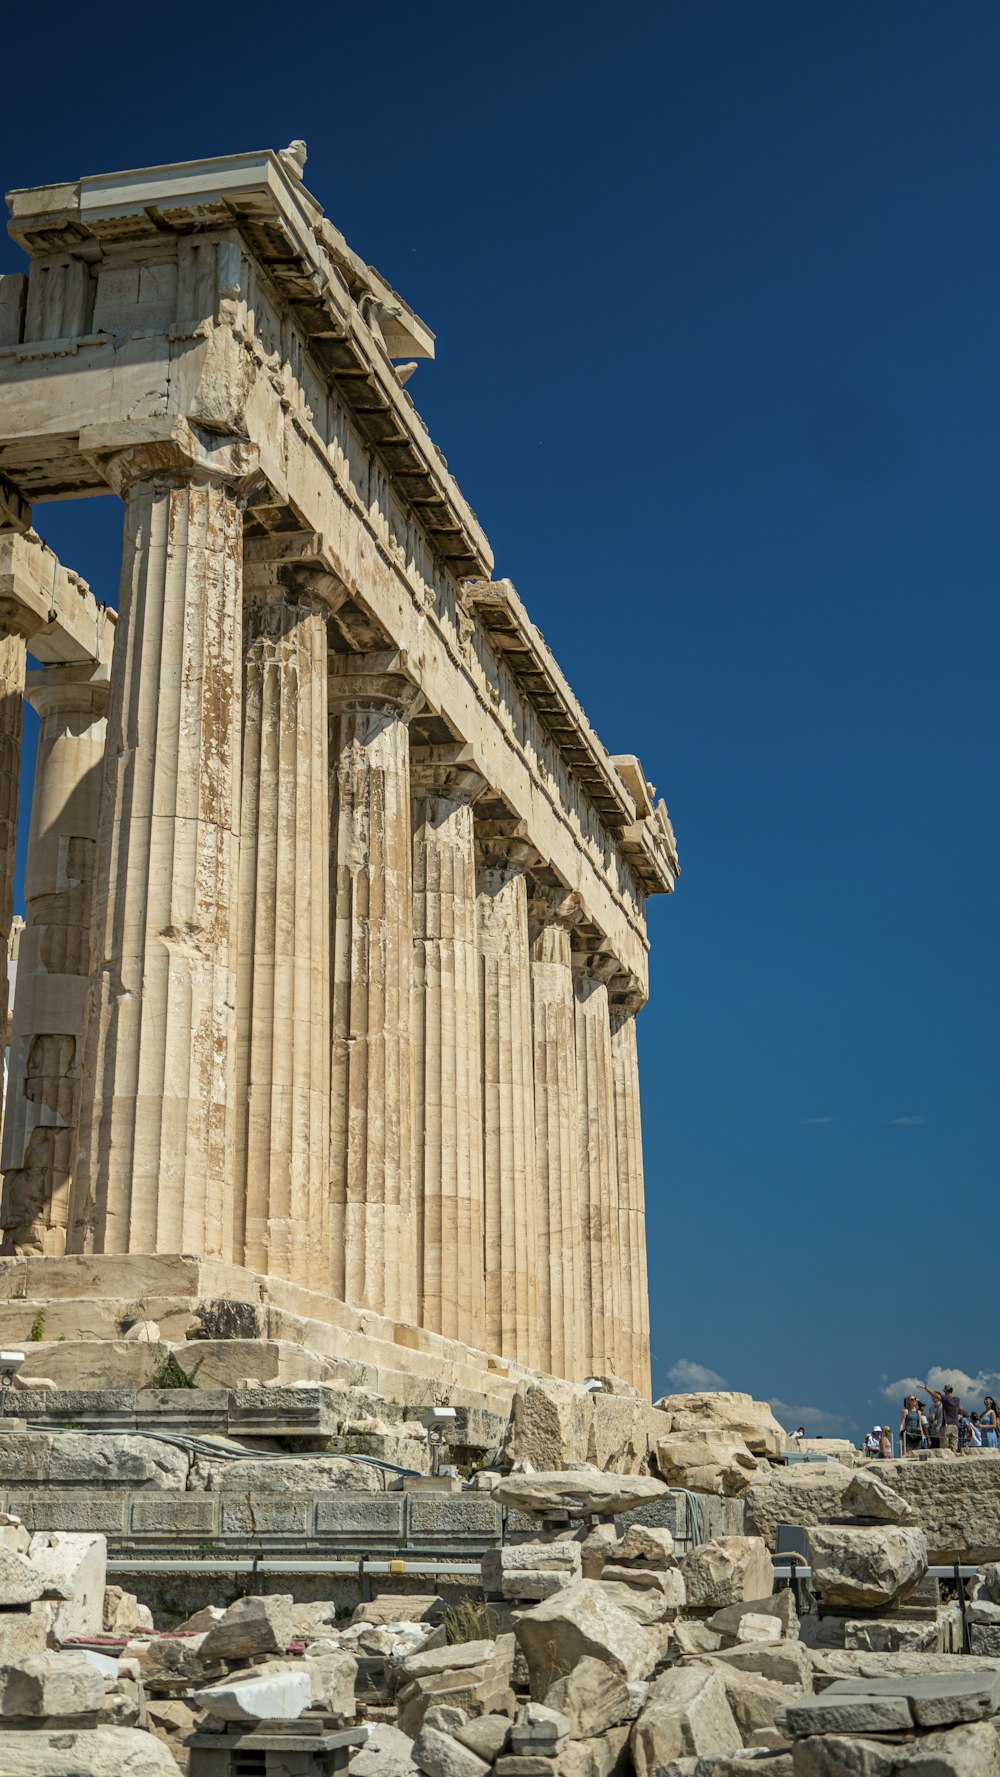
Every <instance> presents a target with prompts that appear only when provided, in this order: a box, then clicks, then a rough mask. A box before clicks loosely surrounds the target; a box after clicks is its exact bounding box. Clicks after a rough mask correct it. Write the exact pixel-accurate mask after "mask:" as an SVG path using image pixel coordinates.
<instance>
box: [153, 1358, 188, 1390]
mask: <svg viewBox="0 0 1000 1777" xmlns="http://www.w3.org/2000/svg"><path fill="white" fill-rule="evenodd" d="M150 1386H151V1387H152V1388H194V1386H195V1383H194V1378H193V1377H192V1376H188V1375H186V1374H185V1372H184V1371H183V1370H182V1369H181V1367H180V1364H179V1363H178V1362H177V1359H176V1358H175V1357H174V1354H173V1352H172V1351H168V1352H167V1355H166V1357H165V1358H164V1360H163V1362H162V1364H161V1365H160V1367H159V1369H158V1370H157V1371H156V1374H155V1375H154V1377H153V1380H152V1382H151V1384H150Z"/></svg>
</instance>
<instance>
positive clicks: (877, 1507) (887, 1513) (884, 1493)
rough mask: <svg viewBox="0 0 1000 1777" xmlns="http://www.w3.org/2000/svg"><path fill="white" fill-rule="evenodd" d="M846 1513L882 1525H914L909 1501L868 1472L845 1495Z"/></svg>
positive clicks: (859, 1474) (855, 1478)
mask: <svg viewBox="0 0 1000 1777" xmlns="http://www.w3.org/2000/svg"><path fill="white" fill-rule="evenodd" d="M842 1504H843V1509H844V1511H845V1512H848V1513H850V1515H851V1516H852V1517H856V1518H877V1519H878V1520H879V1522H880V1523H882V1524H912V1523H913V1521H914V1516H915V1514H914V1510H913V1507H912V1506H911V1505H910V1503H909V1501H908V1500H905V1499H904V1498H903V1495H902V1494H901V1493H897V1492H896V1490H895V1488H894V1487H887V1486H886V1483H885V1482H884V1481H880V1480H879V1478H878V1476H877V1475H873V1474H872V1473H871V1471H870V1470H869V1469H859V1470H858V1472H857V1474H855V1475H853V1476H852V1477H851V1481H850V1483H849V1485H848V1487H847V1488H846V1489H845V1491H844V1497H843V1501H842Z"/></svg>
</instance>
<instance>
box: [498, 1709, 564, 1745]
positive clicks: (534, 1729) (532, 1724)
mask: <svg viewBox="0 0 1000 1777" xmlns="http://www.w3.org/2000/svg"><path fill="white" fill-rule="evenodd" d="M569 1726H570V1724H569V1717H568V1716H567V1715H564V1714H563V1712H562V1710H561V1709H550V1708H549V1707H548V1705H547V1704H545V1703H526V1704H525V1706H524V1708H523V1709H519V1710H518V1712H517V1714H516V1715H515V1717H514V1725H513V1727H512V1728H511V1730H510V1745H511V1751H512V1752H513V1753H514V1754H515V1756H517V1757H519V1758H520V1757H530V1756H532V1755H537V1756H539V1757H541V1758H555V1756H556V1754H557V1753H559V1752H561V1751H562V1749H563V1747H564V1746H565V1744H566V1741H567V1740H568V1739H569Z"/></svg>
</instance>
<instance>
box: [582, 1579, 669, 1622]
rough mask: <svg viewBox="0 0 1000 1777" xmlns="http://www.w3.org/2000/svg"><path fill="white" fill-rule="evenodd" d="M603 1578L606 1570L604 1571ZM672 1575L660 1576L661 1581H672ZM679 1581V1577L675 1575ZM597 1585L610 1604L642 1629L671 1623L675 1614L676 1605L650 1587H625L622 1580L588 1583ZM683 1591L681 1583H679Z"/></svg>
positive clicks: (603, 1580)
mask: <svg viewBox="0 0 1000 1777" xmlns="http://www.w3.org/2000/svg"><path fill="white" fill-rule="evenodd" d="M604 1572H605V1576H606V1575H607V1572H608V1569H607V1568H605V1569H604ZM673 1577H674V1576H673V1575H672V1574H669V1573H667V1574H661V1575H660V1578H661V1579H672V1578H673ZM677 1578H678V1579H680V1575H677ZM589 1583H591V1584H595V1585H599V1586H600V1587H601V1589H602V1591H603V1592H604V1593H605V1594H606V1596H607V1598H608V1599H609V1600H610V1601H611V1603H612V1604H615V1605H617V1606H618V1609H619V1610H624V1611H627V1612H628V1614H629V1616H630V1617H634V1618H635V1620H636V1622H637V1623H641V1624H642V1626H643V1628H644V1629H651V1628H653V1627H655V1626H656V1625H657V1624H661V1623H664V1622H667V1621H668V1620H669V1621H670V1622H672V1621H673V1620H674V1618H675V1616H676V1614H677V1608H678V1607H677V1605H676V1604H674V1603H673V1602H672V1601H671V1599H670V1598H669V1597H667V1596H666V1595H665V1594H664V1593H663V1592H661V1591H659V1590H658V1589H656V1588H654V1587H651V1586H633V1585H626V1584H625V1583H624V1581H622V1580H609V1579H608V1578H607V1577H605V1578H604V1579H602V1580H596V1581H592V1582H589ZM681 1590H683V1581H682V1582H681Z"/></svg>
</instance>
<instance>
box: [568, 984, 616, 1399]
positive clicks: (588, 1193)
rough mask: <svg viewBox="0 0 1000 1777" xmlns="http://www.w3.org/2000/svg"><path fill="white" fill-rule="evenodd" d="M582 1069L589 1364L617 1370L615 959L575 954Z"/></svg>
mask: <svg viewBox="0 0 1000 1777" xmlns="http://www.w3.org/2000/svg"><path fill="white" fill-rule="evenodd" d="M573 967H574V971H575V988H576V1073H577V1116H578V1125H577V1126H578V1131H579V1165H580V1210H581V1214H580V1221H581V1235H582V1246H583V1264H582V1271H583V1280H582V1295H583V1327H584V1332H585V1337H586V1338H587V1339H589V1341H590V1350H589V1355H588V1360H587V1361H588V1365H589V1368H590V1370H591V1371H592V1372H593V1373H594V1374H596V1375H604V1374H606V1373H608V1372H609V1371H616V1370H617V1355H618V1347H617V1329H618V1320H619V1315H620V1312H621V1280H620V1265H621V1258H620V1251H619V1225H618V1170H617V1162H616V1158H615V1104H614V1086H613V1080H612V1069H611V1023H610V1018H609V1013H608V988H607V983H608V980H609V979H610V977H611V976H612V975H613V974H614V972H615V969H616V964H615V962H614V959H613V958H611V957H608V956H606V955H604V953H603V952H601V951H586V950H585V951H579V952H576V953H574V957H573Z"/></svg>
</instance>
